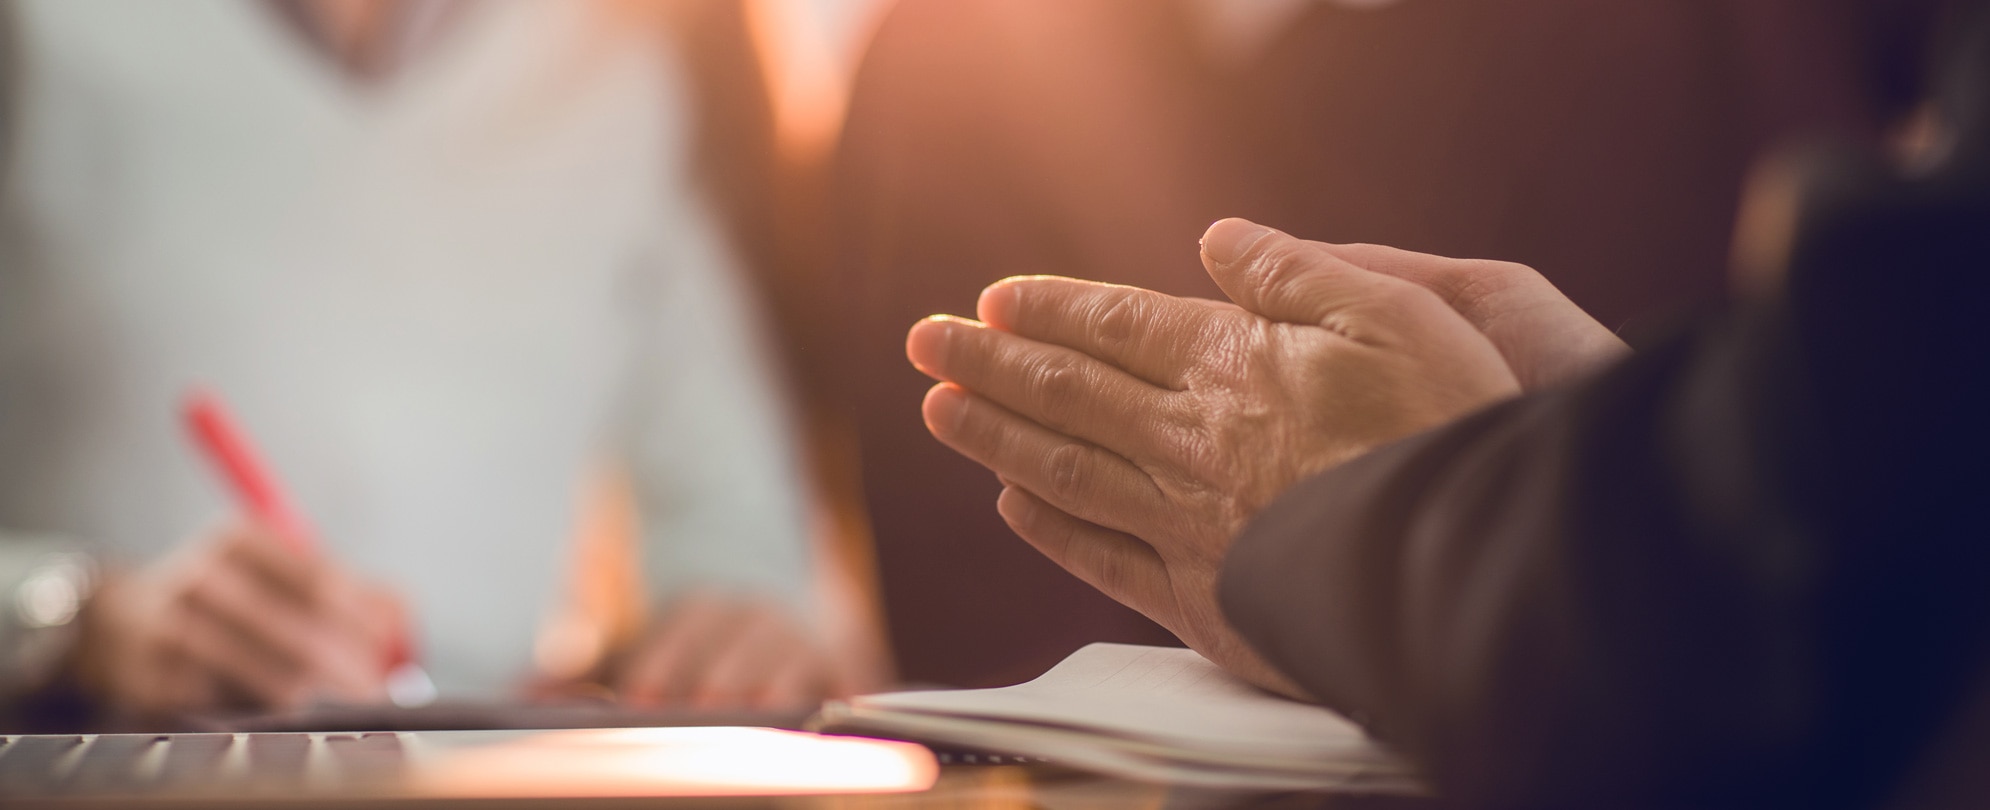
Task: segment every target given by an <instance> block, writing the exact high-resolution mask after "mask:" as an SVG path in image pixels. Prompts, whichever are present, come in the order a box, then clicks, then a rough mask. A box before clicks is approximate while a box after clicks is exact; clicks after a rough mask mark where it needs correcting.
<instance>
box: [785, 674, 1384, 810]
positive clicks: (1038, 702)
mask: <svg viewBox="0 0 1990 810" xmlns="http://www.w3.org/2000/svg"><path fill="white" fill-rule="evenodd" d="M816 725H817V727H819V728H821V729H823V730H825V731H830V732H834V733H857V734H867V735H873V736H882V737H892V738H897V739H905V740H915V741H918V742H924V743H927V744H930V745H935V746H939V747H942V748H962V749H970V750H977V751H986V752H995V753H1001V754H1007V755H1012V756H1019V757H1024V758H1030V759H1044V760H1049V761H1052V762H1056V763H1058V764H1062V765H1069V766H1073V767H1079V768H1086V769H1091V770H1097V771H1103V772H1106V773H1111V774H1114V775H1118V776H1126V777H1132V778H1136V779H1148V780H1154V781H1165V782H1171V783H1175V784H1186V785H1199V786H1207V787H1222V788H1264V789H1286V788H1294V789H1305V788H1332V789H1339V790H1359V791H1376V792H1420V790H1421V789H1420V788H1419V786H1418V783H1417V781H1416V780H1415V778H1414V777H1413V776H1412V775H1411V773H1410V771H1409V769H1408V767H1407V766H1406V765H1404V764H1403V762H1402V761H1401V760H1400V759H1398V758H1396V757H1395V756H1393V755H1391V754H1390V753H1389V752H1387V751H1385V750H1383V749H1382V748H1380V747H1379V746H1377V745H1376V744H1375V743H1373V742H1372V741H1370V740H1369V739H1368V737H1367V735H1366V734H1364V733H1363V732H1362V731H1361V729H1360V727H1358V726H1356V725H1354V724H1353V723H1350V722H1348V721H1347V720H1346V719H1345V718H1342V717H1341V716H1340V715H1338V714H1335V713H1333V712H1332V711H1329V710H1327V709H1324V708H1321V707H1319V706H1313V705H1309V704H1304V703H1297V702H1294V701H1290V700H1286V699H1283V698H1280V697H1276V696H1273V695H1270V694H1267V693H1265V692H1263V691H1260V690H1258V689H1256V688H1254V687H1252V686H1250V685H1248V684H1245V683H1243V682H1242V681H1239V680H1237V679H1236V678H1234V677H1231V676H1230V675H1229V674H1227V673H1225V672H1223V671H1222V670H1221V669H1219V668H1217V667H1216V666H1215V665H1214V664H1211V663H1209V661H1208V660H1206V659H1204V658H1203V657H1202V656H1200V655H1198V654H1196V653H1195V652H1194V651H1193V650H1184V649H1177V648H1167V647H1140V646H1134V645H1128V644H1093V645H1090V646H1088V647H1085V648H1084V649H1081V650H1079V651H1077V652H1075V653H1072V654H1071V657H1069V658H1066V659H1064V661H1063V662H1062V663H1059V664H1058V665H1057V666H1055V667H1052V668H1051V669H1050V671H1049V672H1045V673H1044V674H1043V675H1042V676H1040V677H1038V678H1037V679H1036V680H1033V681H1030V682H1028V683H1023V684H1018V685H1015V686H1006V687H1001V688H998V689H965V690H949V691H924V692H892V693H885V694H877V695H864V696H862V697H857V698H853V699H851V700H849V701H846V702H836V703H830V704H828V705H827V706H825V707H824V709H823V711H822V714H821V715H819V716H818V718H817V723H816Z"/></svg>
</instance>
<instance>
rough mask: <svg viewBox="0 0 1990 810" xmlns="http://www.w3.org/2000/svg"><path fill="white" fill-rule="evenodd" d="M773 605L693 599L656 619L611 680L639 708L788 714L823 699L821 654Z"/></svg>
mask: <svg viewBox="0 0 1990 810" xmlns="http://www.w3.org/2000/svg"><path fill="white" fill-rule="evenodd" d="M787 611H788V608H787V607H786V606H785V605H783V604H780V603H778V602H774V601H772V600H747V601H742V600H738V599H734V598H727V597H717V596H711V595H694V596H690V597H686V598H684V599H681V600H679V601H678V602H677V603H676V604H675V605H673V606H672V607H671V609H670V610H668V611H666V612H665V613H664V615H663V616H662V618H661V621H660V623H659V626H658V629H657V631H656V632H654V633H652V634H651V635H650V636H648V637H647V638H646V639H645V640H644V642H643V644H642V646H641V647H639V648H638V649H637V650H636V652H635V654H634V656H633V657H632V658H631V659H630V661H629V663H628V664H627V665H626V666H624V667H623V669H622V672H621V673H620V675H619V677H618V678H617V691H618V692H619V693H620V694H621V696H622V698H623V699H624V700H626V701H628V702H629V703H631V704H634V705H639V706H663V705H686V706H689V707H692V708H696V709H702V710H716V709H736V708H756V709H764V708H778V707H789V706H794V705H798V704H802V703H808V702H813V701H815V700H819V699H821V697H822V695H823V692H824V689H825V687H826V683H827V677H826V669H825V665H824V660H825V659H823V657H822V656H821V653H820V651H819V650H818V649H817V648H816V647H815V645H814V644H812V643H811V642H810V640H809V639H808V637H807V636H806V635H805V634H804V633H803V632H802V630H801V628H800V627H799V626H798V625H797V624H796V622H795V620H794V618H793V617H792V616H790V615H789V614H788V612H787Z"/></svg>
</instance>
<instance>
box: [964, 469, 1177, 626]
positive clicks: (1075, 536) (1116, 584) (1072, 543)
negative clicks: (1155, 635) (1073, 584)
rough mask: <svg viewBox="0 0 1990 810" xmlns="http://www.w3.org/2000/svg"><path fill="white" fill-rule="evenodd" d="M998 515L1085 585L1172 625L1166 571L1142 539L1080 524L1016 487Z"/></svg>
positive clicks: (1007, 493)
mask: <svg viewBox="0 0 1990 810" xmlns="http://www.w3.org/2000/svg"><path fill="white" fill-rule="evenodd" d="M995 509H996V511H998V512H1000V513H1001V514H1002V519H1003V520H1004V521H1006V522H1007V523H1008V524H1009V528H1010V529H1013V530H1015V532H1016V534H1017V535H1018V536H1020V537H1022V538H1023V540H1024V541H1026V542H1028V543H1029V544H1030V545H1031V546H1034V547H1035V548H1036V550H1037V551H1040V552H1042V553H1043V555H1044V556H1045V557H1049V558H1050V560H1051V562H1054V563H1057V564H1058V565H1060V566H1063V568H1064V570H1066V571H1070V572H1071V573H1072V575H1073V576H1076V577H1077V578H1079V579H1081V580H1084V582H1085V584H1087V585H1090V586H1092V587H1094V588H1097V589H1099V591H1100V592H1101V593H1104V594H1105V595H1107V596H1110V597H1112V598H1113V599H1114V600H1116V601H1118V602H1119V603H1120V604H1123V605H1126V606H1127V607H1130V608H1133V609H1134V610H1137V611H1140V612H1141V613H1143V614H1145V615H1146V616H1147V617H1148V618H1151V619H1154V620H1155V621H1157V622H1160V623H1161V624H1163V625H1170V624H1171V623H1172V622H1173V618H1174V617H1173V616H1172V611H1171V610H1170V607H1169V606H1170V605H1172V603H1173V595H1172V591H1171V589H1170V588H1169V585H1168V570H1167V566H1166V565H1165V564H1163V562H1162V560H1161V556H1160V554H1158V553H1157V552H1155V551H1154V549H1153V548H1152V547H1151V546H1148V545H1147V544H1146V543H1143V542H1141V541H1140V540H1139V538H1136V537H1134V536H1132V535H1129V534H1126V533H1124V532H1118V531H1113V530H1111V529H1108V528H1105V527H1103V526H1100V525H1098V524H1095V523H1090V522H1087V521H1084V520H1080V519H1078V518H1076V517H1073V516H1072V515H1071V514H1070V513H1068V512H1065V511H1064V510H1061V509H1058V508H1057V507H1055V506H1052V505H1051V504H1049V503H1046V502H1044V500H1043V499H1042V498H1039V497H1037V496H1035V495H1032V494H1030V492H1029V491H1027V490H1024V489H1022V488H1019V487H1016V486H1008V487H1005V488H1003V490H1002V495H1001V497H1000V498H999V499H997V500H996V502H995Z"/></svg>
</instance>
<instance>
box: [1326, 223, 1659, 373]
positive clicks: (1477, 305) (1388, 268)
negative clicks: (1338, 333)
mask: <svg viewBox="0 0 1990 810" xmlns="http://www.w3.org/2000/svg"><path fill="white" fill-rule="evenodd" d="M1320 249H1322V250H1325V251H1327V252H1329V253H1332V254H1333V255H1335V256H1338V257H1340V258H1341V259H1343V260H1345V261H1347V262H1348V263H1350V264H1353V265H1355V266H1357V267H1360V268H1362V269H1364V270H1367V271H1369V272H1374V273H1380V274H1383V275H1386V276H1392V277H1395V278H1400V279H1403V280H1405V281H1408V282H1410V283H1413V284H1416V285H1418V286H1421V287H1423V288H1425V289H1428V290H1430V291H1432V292H1434V293H1436V294H1437V296H1438V297H1439V298H1441V299H1443V301H1444V303H1445V304H1446V305H1448V306H1449V307H1451V309H1452V310H1454V311H1456V312H1457V313H1458V314H1460V315H1463V316H1464V317H1465V320H1467V321H1469V322H1470V323H1471V324H1472V326H1473V328H1475V329H1477V330H1479V332H1480V333H1482V334H1484V335H1485V336H1486V337H1487V338H1489V339H1490V340H1492V342H1493V345H1494V346H1497V347H1498V348H1499V350H1500V355H1501V356H1502V357H1504V358H1506V361H1507V365H1508V366H1510V367H1511V368H1512V369H1513V370H1514V374H1515V375H1516V376H1517V377H1519V379H1520V381H1521V384H1522V385H1523V386H1524V387H1527V388H1535V387H1539V386H1542V385H1551V384H1554V383H1557V382H1560V381H1562V380H1566V379H1569V378H1571V377H1575V376H1577V375H1580V374H1582V373H1585V372H1587V371H1590V370H1592V369H1595V368H1598V367H1600V366H1603V365H1606V364H1608V363H1611V362H1614V361H1616V360H1619V359H1621V358H1623V357H1626V356H1628V355H1629V354H1630V347H1629V346H1628V345H1626V344H1625V343H1624V341H1623V340H1622V339H1620V338H1618V337H1617V335H1616V333H1614V332H1612V331H1611V330H1610V328H1609V327H1607V326H1604V325H1603V324H1602V323H1599V322H1598V321H1597V320H1596V319H1595V318H1591V317H1589V313H1587V312H1584V311H1582V308H1581V307H1578V306H1576V304H1575V302H1574V301H1570V300H1569V299H1568V296H1565V295H1563V294H1562V292H1561V290H1558V289H1556V288H1555V285H1554V284H1553V283H1551V282H1549V281H1548V279H1547V278H1546V277H1544V276H1542V275H1541V274H1540V273H1538V272H1535V270H1534V269H1533V268H1531V267H1528V266H1526V265H1523V264H1515V263H1513V262H1499V261H1487V260H1482V259H1450V258H1445V257H1442V256H1431V255H1427V254H1423V253H1414V252H1411V251H1407V250H1398V249H1396V248H1392V247H1384V246H1381V245H1321V246H1320Z"/></svg>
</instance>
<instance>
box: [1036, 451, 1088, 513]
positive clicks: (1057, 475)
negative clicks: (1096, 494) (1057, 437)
mask: <svg viewBox="0 0 1990 810" xmlns="http://www.w3.org/2000/svg"><path fill="white" fill-rule="evenodd" d="M1088 459H1089V457H1088V456H1087V454H1086V448H1085V447H1084V446H1083V445H1079V444H1073V443H1066V444H1062V445H1059V446H1058V447H1057V448H1055V449H1053V450H1051V451H1050V455H1049V456H1047V457H1046V458H1045V459H1044V476H1045V479H1046V480H1045V484H1046V485H1047V488H1048V489H1049V490H1050V496H1051V497H1052V498H1055V499H1057V501H1058V502H1059V503H1073V502H1076V501H1077V500H1079V498H1080V497H1082V496H1083V495H1084V490H1085V470H1086V466H1087V464H1086V462H1087V461H1088Z"/></svg>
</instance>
